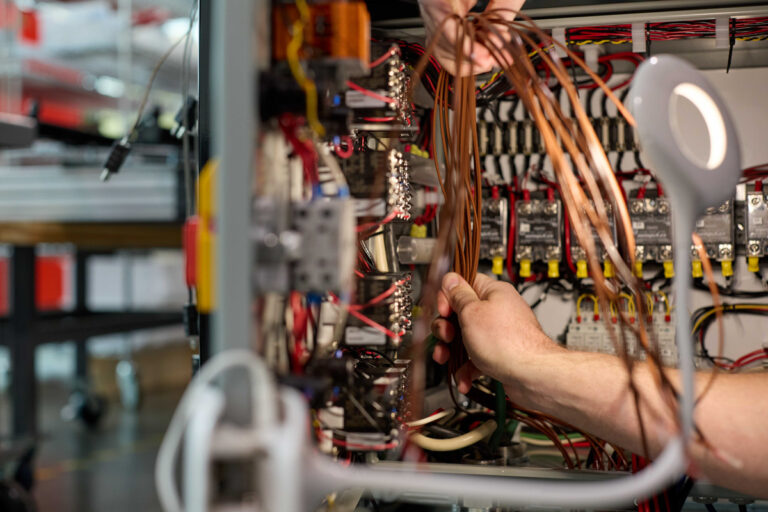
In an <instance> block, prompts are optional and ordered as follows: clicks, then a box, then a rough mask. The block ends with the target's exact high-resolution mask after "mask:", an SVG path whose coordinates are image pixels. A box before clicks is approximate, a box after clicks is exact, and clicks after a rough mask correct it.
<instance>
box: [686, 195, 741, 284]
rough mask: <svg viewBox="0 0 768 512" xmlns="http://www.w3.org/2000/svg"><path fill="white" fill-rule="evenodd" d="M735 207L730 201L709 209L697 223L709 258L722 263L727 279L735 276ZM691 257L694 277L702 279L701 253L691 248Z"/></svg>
mask: <svg viewBox="0 0 768 512" xmlns="http://www.w3.org/2000/svg"><path fill="white" fill-rule="evenodd" d="M733 205H734V201H733V200H729V201H725V202H724V203H722V204H720V205H718V206H713V207H711V208H707V211H706V213H705V214H704V215H703V216H702V217H701V218H700V219H699V220H698V221H696V233H698V235H699V236H700V237H701V241H702V242H704V248H705V250H706V251H707V256H708V257H709V258H710V259H712V260H716V261H719V262H721V265H722V272H723V275H724V276H726V277H730V276H732V275H733V260H734V257H735V255H736V251H735V247H736V245H735V236H736V234H735V224H734V208H733ZM691 256H692V258H693V259H692V265H693V267H692V268H693V271H692V272H693V277H695V278H699V277H702V276H703V271H702V268H701V261H700V260H699V253H698V251H697V250H696V248H695V247H693V246H691Z"/></svg>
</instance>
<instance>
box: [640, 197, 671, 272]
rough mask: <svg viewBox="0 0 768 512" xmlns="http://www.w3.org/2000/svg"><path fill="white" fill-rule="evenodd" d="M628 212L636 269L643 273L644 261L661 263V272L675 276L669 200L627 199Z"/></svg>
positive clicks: (659, 198) (661, 198) (651, 198)
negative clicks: (633, 242) (662, 269)
mask: <svg viewBox="0 0 768 512" xmlns="http://www.w3.org/2000/svg"><path fill="white" fill-rule="evenodd" d="M629 216H630V219H631V221H632V231H634V234H635V242H636V244H637V245H636V248H635V261H636V265H637V268H636V269H635V271H636V273H637V274H638V276H641V275H642V265H643V263H644V262H656V263H660V264H662V265H664V275H665V277H667V278H671V277H674V267H673V265H672V258H673V254H672V215H671V212H670V207H669V201H668V200H667V199H666V198H663V197H656V198H654V197H650V198H649V197H644V198H637V197H636V198H633V199H630V200H629Z"/></svg>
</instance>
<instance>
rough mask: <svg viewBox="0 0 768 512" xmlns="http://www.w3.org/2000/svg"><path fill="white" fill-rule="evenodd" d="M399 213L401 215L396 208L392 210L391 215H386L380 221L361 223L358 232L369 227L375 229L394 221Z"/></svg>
mask: <svg viewBox="0 0 768 512" xmlns="http://www.w3.org/2000/svg"><path fill="white" fill-rule="evenodd" d="M398 215H400V212H398V211H397V210H395V211H392V212H391V213H390V214H389V215H387V216H386V217H384V218H383V219H382V220H380V221H376V222H367V223H365V224H359V225H358V226H357V232H358V233H360V232H362V231H366V230H368V229H373V228H378V227H379V226H383V225H384V224H387V223H388V222H392V221H393V220H394V219H395V217H397V216H398Z"/></svg>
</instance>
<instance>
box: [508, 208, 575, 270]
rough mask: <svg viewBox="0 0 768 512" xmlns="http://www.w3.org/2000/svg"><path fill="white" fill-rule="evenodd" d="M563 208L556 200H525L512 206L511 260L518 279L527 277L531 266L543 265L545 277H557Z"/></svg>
mask: <svg viewBox="0 0 768 512" xmlns="http://www.w3.org/2000/svg"><path fill="white" fill-rule="evenodd" d="M562 226H563V208H562V203H561V202H560V200H559V199H527V200H523V201H519V202H518V203H517V205H516V207H515V231H516V234H517V235H516V240H517V243H516V246H515V261H516V262H517V263H518V264H519V265H520V277H529V276H530V275H531V264H532V263H534V262H543V263H546V264H547V268H548V272H547V274H548V276H549V277H559V264H560V260H561V259H562V256H563V249H562Z"/></svg>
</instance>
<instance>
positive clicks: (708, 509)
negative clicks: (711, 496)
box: [704, 503, 717, 512]
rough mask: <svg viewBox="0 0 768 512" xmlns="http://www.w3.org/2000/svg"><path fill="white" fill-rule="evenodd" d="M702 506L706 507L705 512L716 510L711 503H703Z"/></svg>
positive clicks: (715, 511) (714, 511)
mask: <svg viewBox="0 0 768 512" xmlns="http://www.w3.org/2000/svg"><path fill="white" fill-rule="evenodd" d="M704 506H705V507H707V512H717V509H716V508H715V506H714V505H712V504H711V503H705V504H704Z"/></svg>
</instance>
